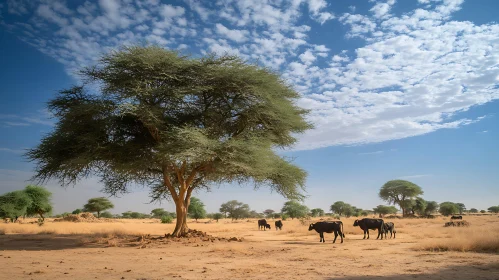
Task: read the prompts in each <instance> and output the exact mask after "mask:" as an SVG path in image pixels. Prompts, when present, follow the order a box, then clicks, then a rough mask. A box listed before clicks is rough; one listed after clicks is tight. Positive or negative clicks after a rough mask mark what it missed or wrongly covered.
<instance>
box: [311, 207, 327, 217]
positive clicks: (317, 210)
mask: <svg viewBox="0 0 499 280" xmlns="http://www.w3.org/2000/svg"><path fill="white" fill-rule="evenodd" d="M310 214H311V216H312V217H322V216H324V210H322V209H321V208H314V209H312V210H310Z"/></svg>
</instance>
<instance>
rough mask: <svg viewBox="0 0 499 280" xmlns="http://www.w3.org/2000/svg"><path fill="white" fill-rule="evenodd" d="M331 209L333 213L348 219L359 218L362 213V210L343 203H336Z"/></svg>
mask: <svg viewBox="0 0 499 280" xmlns="http://www.w3.org/2000/svg"><path fill="white" fill-rule="evenodd" d="M329 209H330V210H331V212H333V213H335V214H338V215H339V216H342V215H343V216H346V217H350V216H359V215H360V212H361V211H362V209H358V208H356V207H354V206H352V205H350V204H348V203H345V202H343V201H336V202H335V203H334V204H333V205H331V207H330V208H329Z"/></svg>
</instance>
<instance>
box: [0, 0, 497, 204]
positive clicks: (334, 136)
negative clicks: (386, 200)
mask: <svg viewBox="0 0 499 280" xmlns="http://www.w3.org/2000/svg"><path fill="white" fill-rule="evenodd" d="M498 9H499V2H497V1H495V0H473V1H471V0H468V1H463V0H398V1H396V0H380V1H372V0H369V1H368V0H362V1H360V0H358V1H355V0H351V1H347V0H337V1H325V0H290V1H286V0H273V1H272V0H218V1H196V0H184V1H181V0H179V1H159V0H145V1H139V0H121V1H119V0H100V1H62V0H38V1H35V0H28V1H25V0H7V1H0V50H1V51H0V62H1V65H2V67H0V83H1V84H2V87H1V88H0V94H1V98H2V99H1V100H2V102H1V103H0V193H3V192H6V191H10V190H14V189H19V188H22V187H23V186H24V185H25V184H27V182H26V180H27V179H28V178H29V177H30V176H31V174H32V173H31V170H32V168H33V166H32V164H31V163H29V162H26V160H25V159H23V158H22V153H23V150H24V149H26V148H30V147H34V146H35V145H36V144H37V143H38V141H39V140H40V138H41V136H42V135H44V134H46V133H48V132H50V130H51V129H52V128H53V123H54V120H53V119H51V118H50V116H49V115H48V114H47V111H46V109H45V103H46V102H47V100H49V99H50V98H51V97H53V96H54V93H55V92H56V91H57V90H59V89H62V88H65V87H69V86H71V85H73V84H76V83H78V82H79V81H78V77H77V76H76V75H75V70H77V69H79V68H81V67H82V66H86V65H92V64H93V63H95V61H96V59H97V58H98V57H99V56H100V55H101V54H102V53H105V52H107V51H110V50H113V49H116V48H119V47H120V46H122V45H123V44H148V43H151V44H157V45H160V46H163V47H165V48H169V49H178V50H181V51H182V52H183V53H185V54H189V55H192V56H201V55H204V54H206V53H209V52H216V53H225V52H228V53H232V54H237V55H239V56H241V57H243V58H245V59H247V60H249V61H258V63H260V64H262V65H264V66H267V67H271V68H273V69H275V70H277V71H279V72H280V73H281V74H282V76H283V77H284V78H285V79H286V80H287V81H288V82H289V83H290V84H292V85H293V86H294V87H295V89H296V90H297V91H298V92H300V94H301V96H302V97H301V98H300V100H299V101H298V103H299V105H300V106H302V107H304V108H308V109H311V110H312V113H311V115H310V120H311V121H312V122H313V123H314V124H315V129H314V130H312V131H309V132H308V133H306V134H304V135H302V136H300V141H299V144H298V145H297V146H296V147H294V149H293V150H292V151H287V152H285V154H287V155H290V156H294V157H296V160H295V162H296V163H297V164H298V165H300V166H302V167H303V168H304V169H306V170H307V171H308V172H309V178H308V182H307V189H308V193H307V194H308V195H309V198H308V199H307V200H306V204H307V205H308V206H309V207H311V208H315V207H321V208H323V209H329V206H330V205H331V204H332V203H333V202H335V201H337V200H343V201H346V202H348V203H351V204H353V205H355V206H357V207H360V208H365V209H369V208H372V207H375V206H376V205H378V204H381V203H382V201H380V200H379V199H378V197H377V191H378V190H379V188H380V186H381V185H382V184H383V183H384V182H386V181H388V180H391V179H396V178H402V179H407V180H411V181H413V182H415V183H417V184H419V185H420V186H421V187H422V188H423V189H424V191H425V195H424V197H425V198H426V199H427V200H436V201H439V202H442V201H447V200H450V201H455V202H463V203H465V204H466V205H467V206H468V208H471V207H475V208H479V209H486V208H488V207H489V206H492V205H498V204H499V173H498V170H499V160H498V159H499V150H498V148H497V144H494V143H497V142H498V140H499V134H498V132H497V127H499V125H498V124H499V121H498V116H497V115H496V114H495V112H497V111H498V109H499V103H498V102H497V99H498V98H499V51H498V49H499V24H497V23H496V21H497V20H498V17H497V13H496V12H495V11H497V10H498ZM47 187H48V188H49V189H50V190H51V191H53V193H54V203H55V207H56V212H63V211H70V210H73V209H75V208H78V207H80V206H81V205H82V204H83V203H84V202H85V201H86V200H87V199H88V198H90V197H94V196H99V195H102V194H101V193H99V190H100V189H101V186H100V185H99V183H98V180H97V179H96V178H91V179H89V180H86V181H82V182H80V183H79V184H78V185H77V186H75V188H68V189H62V188H61V187H59V186H57V184H56V183H55V182H51V183H48V184H47ZM196 195H197V196H198V197H200V198H201V199H202V200H203V201H205V204H206V205H207V208H208V211H210V212H214V211H217V210H218V207H219V205H220V204H221V203H223V202H225V201H227V200H230V199H237V200H240V201H243V202H245V203H248V204H249V205H250V206H251V207H252V208H253V209H255V210H258V211H263V210H264V209H267V208H271V209H274V210H279V209H280V208H281V206H282V204H283V202H284V199H283V198H281V197H279V196H278V195H276V194H272V193H270V191H268V190H266V189H260V190H258V191H254V190H253V189H252V188H251V187H250V186H242V187H240V186H222V187H219V188H215V189H214V190H213V191H212V192H211V193H204V192H202V193H197V194H196ZM113 201H114V202H115V204H116V208H115V209H114V211H113V212H115V213H121V212H124V211H126V210H134V211H142V212H149V211H150V209H152V208H154V207H157V205H151V204H147V202H148V193H147V189H144V190H142V189H138V190H135V191H134V192H133V193H131V194H128V195H125V196H123V197H120V198H113ZM161 206H162V207H165V208H167V209H170V210H173V209H174V208H173V206H172V205H171V204H169V203H165V204H163V205H161Z"/></svg>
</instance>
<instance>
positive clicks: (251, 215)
mask: <svg viewBox="0 0 499 280" xmlns="http://www.w3.org/2000/svg"><path fill="white" fill-rule="evenodd" d="M263 217H264V215H263V214H262V213H258V212H256V211H255V210H251V211H250V212H249V218H259V219H260V218H263Z"/></svg>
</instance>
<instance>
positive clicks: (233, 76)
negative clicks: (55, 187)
mask: <svg viewBox="0 0 499 280" xmlns="http://www.w3.org/2000/svg"><path fill="white" fill-rule="evenodd" d="M98 61H99V64H97V65H95V66H94V67H88V68H84V69H82V70H81V71H80V72H79V74H80V76H81V79H82V80H83V81H85V82H86V83H85V84H84V86H78V87H73V88H70V89H67V90H63V91H61V92H60V93H59V94H58V95H57V96H56V97H55V98H54V99H52V100H50V101H49V102H48V103H49V105H48V107H49V109H50V111H51V112H52V114H53V115H54V116H55V118H57V122H56V125H55V127H54V129H52V130H51V132H50V133H48V134H47V135H46V136H44V137H43V139H42V140H41V143H40V144H39V145H38V146H37V147H36V148H34V149H32V150H30V151H29V152H28V154H27V157H28V159H30V160H32V161H34V162H35V164H36V167H35V168H36V175H35V178H34V179H38V180H41V181H46V180H49V179H57V180H59V181H60V182H61V183H62V184H63V185H67V184H74V183H75V182H77V181H78V180H79V179H81V178H85V177H87V176H89V175H94V176H98V177H100V179H101V181H102V182H103V185H104V192H105V193H109V194H111V195H118V194H122V193H127V192H128V191H129V190H130V188H133V186H136V185H150V186H151V197H152V198H153V200H162V199H171V200H173V202H174V203H175V209H176V212H177V223H176V225H175V229H174V230H173V236H176V237H180V236H184V235H185V234H186V233H187V232H188V229H189V228H188V226H187V219H186V218H187V210H188V208H189V203H190V199H191V195H192V193H193V191H194V190H197V189H200V188H209V187H210V186H211V185H213V184H212V183H226V182H227V183H231V182H235V183H244V182H254V183H255V185H256V186H268V187H269V188H271V189H272V190H274V191H276V192H277V193H279V194H281V195H283V196H284V197H286V198H287V199H295V198H301V197H303V194H302V193H301V192H302V190H303V188H304V185H305V178H306V172H305V171H304V170H302V169H301V168H299V167H298V166H296V165H294V164H293V163H292V162H291V161H289V160H287V159H286V158H283V157H281V156H280V155H279V154H278V153H277V150H276V149H275V148H276V147H290V146H292V145H293V144H295V143H296V141H297V139H296V135H297V134H299V133H302V132H304V131H306V130H308V129H309V128H311V127H312V125H311V124H310V123H308V122H307V120H306V118H305V117H306V115H307V113H308V110H304V109H302V108H300V107H298V106H297V102H296V100H298V98H300V94H299V93H298V92H297V91H296V90H295V89H294V88H293V87H292V86H290V85H289V84H288V83H287V82H286V81H285V79H283V78H281V77H280V75H279V73H278V71H273V70H271V69H270V68H266V67H261V66H259V65H258V64H257V63H247V62H246V61H244V60H243V59H240V58H238V57H237V56H234V55H222V56H216V55H208V56H205V57H191V56H187V55H184V54H181V53H180V52H176V51H170V50H165V49H163V48H161V47H157V46H145V47H143V46H127V47H123V48H122V49H121V50H116V51H112V52H110V53H108V54H106V55H104V56H102V57H101V58H100V59H99V60H98ZM87 85H89V86H90V87H91V86H92V85H95V87H94V88H91V90H86V88H85V87H86V86H87ZM150 182H153V184H149V183H150Z"/></svg>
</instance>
